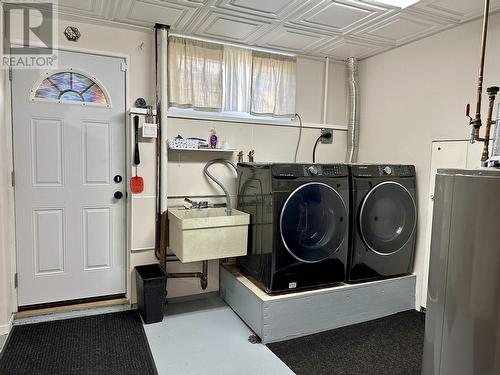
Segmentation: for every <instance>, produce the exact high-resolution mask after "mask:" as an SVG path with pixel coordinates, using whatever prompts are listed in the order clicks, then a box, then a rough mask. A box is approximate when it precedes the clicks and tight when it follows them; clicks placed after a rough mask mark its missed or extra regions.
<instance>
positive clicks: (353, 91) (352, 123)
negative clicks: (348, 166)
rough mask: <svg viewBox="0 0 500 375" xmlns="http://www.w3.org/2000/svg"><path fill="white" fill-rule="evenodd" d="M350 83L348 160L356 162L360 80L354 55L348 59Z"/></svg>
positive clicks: (348, 161)
mask: <svg viewBox="0 0 500 375" xmlns="http://www.w3.org/2000/svg"><path fill="white" fill-rule="evenodd" d="M347 70H348V78H347V79H348V85H349V123H348V124H347V153H346V162H347V163H356V162H357V160H358V147H359V82H358V61H357V59H356V58H354V57H350V58H349V59H347Z"/></svg>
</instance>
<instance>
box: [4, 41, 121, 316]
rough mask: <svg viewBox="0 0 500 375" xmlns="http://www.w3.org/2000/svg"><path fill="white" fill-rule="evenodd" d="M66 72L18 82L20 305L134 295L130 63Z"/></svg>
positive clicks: (94, 62)
mask: <svg viewBox="0 0 500 375" xmlns="http://www.w3.org/2000/svg"><path fill="white" fill-rule="evenodd" d="M58 63H59V69H58V70H57V71H44V70H14V71H13V76H12V98H13V137H14V170H15V195H16V241H17V272H18V280H19V286H18V303H19V306H26V305H34V304H41V303H50V302H57V301H69V300H75V299H81V298H89V297H99V296H106V295H115V294H124V293H125V288H126V286H125V285H126V272H125V269H126V202H125V201H126V199H125V198H126V181H127V178H126V175H125V173H126V168H125V129H126V127H125V73H124V71H122V68H123V66H124V64H123V63H124V60H123V59H121V58H115V57H107V56H99V55H92V54H83V53H77V52H67V51H60V53H59V58H58ZM118 176H120V177H118ZM120 193H121V194H122V197H121V198H120Z"/></svg>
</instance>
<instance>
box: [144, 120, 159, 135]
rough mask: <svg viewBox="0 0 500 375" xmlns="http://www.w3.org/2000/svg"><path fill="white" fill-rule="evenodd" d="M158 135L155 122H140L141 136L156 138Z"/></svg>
mask: <svg viewBox="0 0 500 375" xmlns="http://www.w3.org/2000/svg"><path fill="white" fill-rule="evenodd" d="M157 136H158V128H157V126H156V124H154V123H150V122H145V123H144V124H142V137H143V138H156V137H157Z"/></svg>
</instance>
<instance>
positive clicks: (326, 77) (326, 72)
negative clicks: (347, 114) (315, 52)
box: [323, 57, 330, 124]
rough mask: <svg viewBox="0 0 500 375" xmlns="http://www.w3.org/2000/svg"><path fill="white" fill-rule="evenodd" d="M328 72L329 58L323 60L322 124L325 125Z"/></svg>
mask: <svg viewBox="0 0 500 375" xmlns="http://www.w3.org/2000/svg"><path fill="white" fill-rule="evenodd" d="M329 72H330V58H329V57H327V58H326V59H325V83H324V86H323V89H324V93H323V124H326V113H327V109H328V75H329Z"/></svg>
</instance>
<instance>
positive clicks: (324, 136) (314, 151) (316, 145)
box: [313, 133, 332, 163]
mask: <svg viewBox="0 0 500 375" xmlns="http://www.w3.org/2000/svg"><path fill="white" fill-rule="evenodd" d="M331 137H332V133H325V134H321V135H320V136H319V137H318V139H316V142H314V148H313V163H316V147H318V143H319V140H320V139H321V138H324V139H330V138H331Z"/></svg>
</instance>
